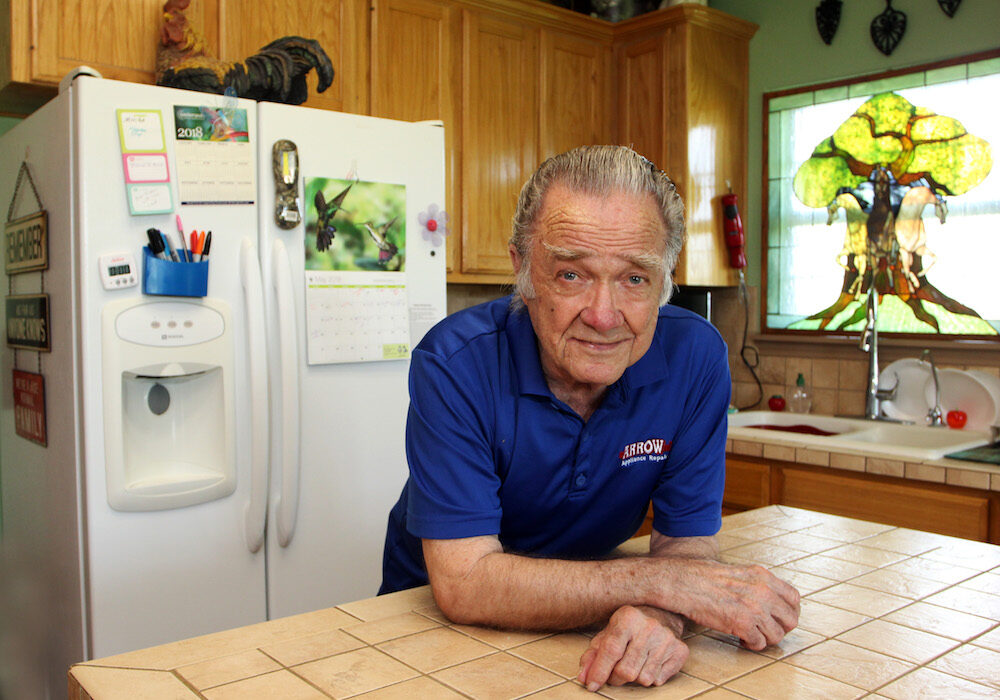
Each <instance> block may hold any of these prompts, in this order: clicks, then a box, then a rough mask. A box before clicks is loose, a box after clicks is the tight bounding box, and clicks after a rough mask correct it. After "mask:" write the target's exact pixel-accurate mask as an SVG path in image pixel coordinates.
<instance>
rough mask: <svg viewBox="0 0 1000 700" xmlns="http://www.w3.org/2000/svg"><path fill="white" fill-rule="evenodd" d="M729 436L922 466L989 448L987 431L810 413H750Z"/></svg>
mask: <svg viewBox="0 0 1000 700" xmlns="http://www.w3.org/2000/svg"><path fill="white" fill-rule="evenodd" d="M729 437H730V438H733V439H737V440H739V439H745V438H753V439H766V440H768V441H769V442H775V443H778V444H783V445H790V446H796V447H810V448H813V449H818V450H829V451H833V452H837V451H841V450H843V451H845V452H863V453H865V454H884V455H886V456H887V457H890V458H895V459H902V460H911V461H921V460H933V459H940V458H941V457H944V456H945V455H946V454H949V453H952V452H958V451H959V450H966V449H969V448H972V447H979V446H981V445H987V444H989V443H990V435H989V433H987V432H985V431H976V430H951V429H950V428H931V427H928V426H923V425H902V424H899V423H890V422H883V421H871V420H865V419H863V418H841V417H839V416H821V415H813V414H811V413H785V412H775V411H745V412H742V413H733V414H730V416H729Z"/></svg>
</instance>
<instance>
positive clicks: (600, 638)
mask: <svg viewBox="0 0 1000 700" xmlns="http://www.w3.org/2000/svg"><path fill="white" fill-rule="evenodd" d="M625 643H626V642H625V641H623V640H619V639H616V638H615V637H613V636H612V635H609V634H606V633H605V632H602V633H600V634H598V635H597V636H596V637H594V639H593V640H592V641H591V642H590V648H589V649H587V651H586V652H584V655H583V656H584V658H585V657H586V656H587V655H588V654H591V653H592V654H591V658H590V662H589V664H588V665H587V668H586V669H585V672H584V671H583V670H582V671H581V673H580V675H579V676H577V680H579V681H580V682H581V683H582V684H583V686H584V687H585V688H586V689H587V690H590V691H594V690H597V689H598V688H600V687H601V686H602V685H604V684H605V683H607V682H608V679H609V678H610V677H611V672H612V671H613V670H614V668H615V665H616V664H617V663H618V661H619V659H621V658H622V655H623V652H624V646H625ZM581 662H582V660H581Z"/></svg>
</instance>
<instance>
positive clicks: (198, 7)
mask: <svg viewBox="0 0 1000 700" xmlns="http://www.w3.org/2000/svg"><path fill="white" fill-rule="evenodd" d="M4 6H5V9H7V10H8V11H6V12H0V36H2V37H3V39H2V40H0V44H2V45H4V46H5V49H6V50H5V51H3V55H2V56H0V100H2V103H3V108H2V111H4V112H7V113H12V114H29V113H30V112H32V111H33V110H35V109H37V108H38V107H39V106H41V104H42V103H44V102H46V101H47V100H49V99H51V98H52V97H53V96H54V95H55V93H56V88H57V87H58V85H59V81H60V80H61V79H62V77H63V76H64V75H66V73H68V72H69V71H70V70H72V69H74V68H76V67H77V66H80V65H87V66H90V67H91V68H94V69H96V70H98V71H100V73H101V74H102V75H104V76H105V77H107V78H115V79H118V80H130V81H134V82H145V83H148V82H152V80H153V69H154V66H155V63H156V45H157V41H158V37H159V27H160V17H161V13H162V8H163V0H104V1H103V2H100V3H97V2H94V0H8V2H6V3H4ZM215 10H216V8H215V7H214V6H213V5H212V4H211V3H203V2H202V3H195V7H193V8H191V10H190V14H189V17H190V18H191V20H192V21H193V22H194V23H195V24H197V25H198V26H201V27H206V26H207V27H209V28H210V31H208V32H206V38H207V39H208V40H209V42H210V43H213V42H214V41H215V39H216V38H217V36H216V34H215V33H214V28H215V27H216V23H215Z"/></svg>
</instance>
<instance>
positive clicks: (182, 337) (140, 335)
mask: <svg viewBox="0 0 1000 700" xmlns="http://www.w3.org/2000/svg"><path fill="white" fill-rule="evenodd" d="M225 330H226V322H225V319H224V318H223V317H222V314H220V313H219V312H218V311H216V310H215V309H211V308H209V307H207V306H203V305H201V304H192V303H189V302H183V301H161V302H153V303H150V304H139V305H138V306H133V307H131V308H129V309H126V310H125V311H122V312H121V313H120V314H118V317H117V318H116V319H115V332H116V333H117V334H118V337H119V338H121V339H122V340H127V341H129V342H130V343H136V344H138V345H153V346H157V347H180V346H184V345H197V344H199V343H207V342H208V341H210V340H215V339H216V338H218V337H219V336H221V335H222V334H223V332H224V331H225Z"/></svg>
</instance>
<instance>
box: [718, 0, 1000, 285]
mask: <svg viewBox="0 0 1000 700" xmlns="http://www.w3.org/2000/svg"><path fill="white" fill-rule="evenodd" d="M709 5H710V6H711V7H714V8H715V9H717V10H722V11H723V12H727V13H729V14H731V15H735V16H736V17H741V18H743V19H746V20H749V21H751V22H754V23H755V24H757V25H759V26H760V29H759V30H758V31H757V34H756V35H755V36H754V38H753V39H752V40H751V42H750V125H749V134H748V139H749V140H748V144H749V145H748V155H749V165H748V168H747V174H748V176H749V187H748V192H747V201H746V202H743V203H742V205H743V206H742V211H741V213H742V216H743V221H744V227H745V229H746V233H747V238H748V241H747V255H748V257H749V268H748V270H747V274H748V277H749V281H750V283H751V284H754V285H759V284H760V279H761V277H760V269H761V253H760V243H761V232H760V222H761V216H760V212H761V201H760V198H761V186H760V184H761V177H762V173H761V148H762V143H763V131H762V129H761V109H762V108H763V106H762V105H763V98H762V96H763V94H764V93H765V92H774V91H776V90H783V89H785V88H791V87H799V86H802V85H812V84H814V83H820V82H826V81H830V80H840V79H843V78H850V77H852V76H856V75H866V74H870V73H879V72H882V71H886V70H892V69H896V68H905V67H907V66H913V65H918V64H921V63H929V62H931V61H939V60H943V59H946V58H952V57H955V56H963V55H965V54H969V53H973V52H976V51H986V50H988V49H994V48H998V47H1000V33H998V32H997V27H1000V2H998V1H997V0H965V1H964V2H963V3H962V4H961V6H960V7H959V8H958V12H956V13H955V16H954V17H953V18H951V19H949V18H948V16H947V15H945V14H944V12H942V11H941V9H940V7H938V4H937V3H936V2H932V1H931V0H895V2H893V5H892V6H893V8H894V9H897V10H901V11H902V12H905V13H906V15H907V27H906V33H905V34H904V35H903V38H902V41H900V43H899V45H898V46H897V47H896V50H895V51H894V52H893V53H892V55H891V56H884V55H883V54H882V53H881V52H880V51H879V50H878V49H876V48H875V45H874V44H873V43H872V40H871V36H870V34H869V25H870V24H871V21H872V19H873V18H874V17H875V16H876V15H877V14H879V13H880V12H882V10H883V9H884V8H885V5H884V4H883V3H881V2H872V1H868V0H844V3H843V9H842V12H841V18H840V26H839V28H838V29H837V34H836V35H835V36H834V38H833V42H832V43H831V45H830V46H827V45H826V44H824V43H823V41H822V39H820V38H819V33H818V32H817V31H816V21H815V8H816V6H817V5H819V0H709Z"/></svg>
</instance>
